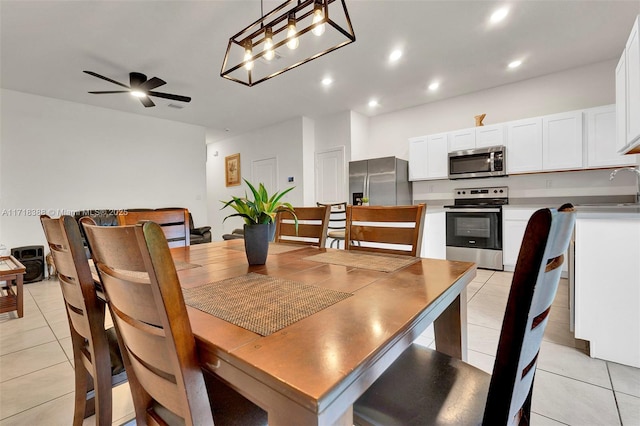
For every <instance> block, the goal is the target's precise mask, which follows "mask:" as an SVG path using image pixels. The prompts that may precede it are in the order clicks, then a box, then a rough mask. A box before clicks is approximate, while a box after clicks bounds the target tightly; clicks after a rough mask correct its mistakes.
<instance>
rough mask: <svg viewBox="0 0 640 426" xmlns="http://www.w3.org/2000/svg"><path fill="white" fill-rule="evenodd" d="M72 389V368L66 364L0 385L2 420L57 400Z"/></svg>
mask: <svg viewBox="0 0 640 426" xmlns="http://www.w3.org/2000/svg"><path fill="white" fill-rule="evenodd" d="M73 389H74V375H73V368H71V365H70V364H69V363H68V362H63V363H60V364H56V365H54V366H51V367H48V368H44V369H42V370H38V371H35V372H33V373H31V374H27V375H24V376H20V377H18V378H16V379H13V380H8V381H6V382H2V383H0V406H2V414H0V415H1V416H2V417H3V418H6V417H11V416H13V415H15V414H18V413H21V412H23V411H26V410H28V409H30V408H32V407H35V406H37V405H40V404H43V403H45V402H48V401H51V400H52V399H56V398H59V397H61V396H63V395H66V394H68V393H70V392H73Z"/></svg>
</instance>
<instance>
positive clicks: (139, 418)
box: [82, 219, 266, 425]
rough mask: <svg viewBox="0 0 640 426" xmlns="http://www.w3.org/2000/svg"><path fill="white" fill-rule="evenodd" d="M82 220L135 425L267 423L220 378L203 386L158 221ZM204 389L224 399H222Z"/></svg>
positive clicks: (179, 292)
mask: <svg viewBox="0 0 640 426" xmlns="http://www.w3.org/2000/svg"><path fill="white" fill-rule="evenodd" d="M82 225H83V226H84V229H85V233H86V235H87V239H88V242H89V248H90V250H91V253H92V257H93V259H94V262H95V265H96V269H97V271H98V274H99V276H100V280H101V283H102V285H103V287H104V289H105V293H106V296H107V299H108V303H109V308H110V310H111V312H112V317H113V319H114V325H115V327H116V331H118V335H119V338H120V339H121V341H120V344H121V347H122V348H123V359H124V364H125V367H126V368H127V371H128V374H129V382H130V387H131V393H132V396H133V404H134V408H135V414H136V423H137V424H138V425H146V424H154V425H155V424H160V425H164V424H169V425H174V424H183V425H210V424H213V422H214V420H215V424H220V425H227V424H243V425H244V424H247V425H251V424H266V412H265V411H263V410H261V409H260V408H259V407H258V406H256V405H254V404H252V403H251V402H249V401H248V400H246V399H245V398H244V397H242V396H241V395H240V394H238V393H236V392H235V391H234V390H232V389H231V388H229V387H228V386H227V385H226V384H225V383H224V382H222V381H220V380H216V381H215V383H213V382H209V383H210V384H211V386H213V387H214V388H209V389H207V384H206V383H205V382H206V381H205V377H204V375H203V371H202V370H201V368H200V365H199V363H198V355H197V350H196V342H195V338H194V336H193V333H192V330H191V325H190V323H189V317H188V315H187V309H186V306H185V304H184V298H183V296H182V289H181V287H180V281H179V279H178V276H177V273H176V269H175V265H174V262H173V259H172V258H171V252H170V250H169V245H168V243H167V240H166V238H165V234H164V230H163V229H162V228H161V227H160V225H158V224H157V223H155V222H152V221H144V222H141V223H139V224H137V225H132V226H116V227H100V226H95V225H93V224H91V221H90V219H89V220H87V219H83V220H82ZM208 390H209V392H210V393H208ZM220 394H222V396H220ZM209 395H218V397H219V398H222V397H224V399H223V404H220V403H219V400H217V401H216V400H210V399H209ZM216 404H217V405H216ZM212 406H213V407H214V409H213V411H212ZM215 407H220V410H217V409H216V408H215Z"/></svg>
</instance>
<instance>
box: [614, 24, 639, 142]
mask: <svg viewBox="0 0 640 426" xmlns="http://www.w3.org/2000/svg"><path fill="white" fill-rule="evenodd" d="M639 26H640V15H639V16H637V17H636V20H635V22H634V24H633V28H632V29H631V33H630V34H629V38H628V40H627V43H626V45H625V49H624V51H623V52H622V57H621V58H620V62H618V66H617V67H616V105H618V107H619V108H620V110H622V109H624V115H622V117H621V120H623V121H624V123H620V128H622V127H624V130H622V129H619V131H620V134H619V136H618V138H619V142H618V145H619V146H621V147H622V152H624V153H634V154H637V153H640V31H639ZM623 105H624V106H623Z"/></svg>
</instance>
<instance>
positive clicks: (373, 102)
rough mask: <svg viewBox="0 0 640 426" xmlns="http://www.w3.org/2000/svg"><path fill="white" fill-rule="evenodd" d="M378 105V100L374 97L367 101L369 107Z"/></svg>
mask: <svg viewBox="0 0 640 426" xmlns="http://www.w3.org/2000/svg"><path fill="white" fill-rule="evenodd" d="M378 105H380V103H378V101H377V100H376V99H371V100H370V101H369V106H370V107H371V108H374V107H377V106H378Z"/></svg>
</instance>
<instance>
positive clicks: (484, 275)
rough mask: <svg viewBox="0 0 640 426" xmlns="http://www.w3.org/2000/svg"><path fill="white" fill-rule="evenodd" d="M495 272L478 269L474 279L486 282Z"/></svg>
mask: <svg viewBox="0 0 640 426" xmlns="http://www.w3.org/2000/svg"><path fill="white" fill-rule="evenodd" d="M494 273H495V271H492V270H489V269H479V268H478V269H476V276H475V278H474V279H473V281H475V282H479V283H486V282H487V280H488V279H489V278H491V276H492V275H493V274H494Z"/></svg>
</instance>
